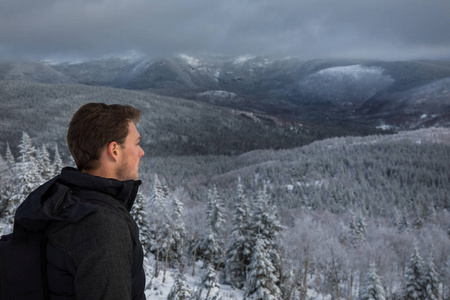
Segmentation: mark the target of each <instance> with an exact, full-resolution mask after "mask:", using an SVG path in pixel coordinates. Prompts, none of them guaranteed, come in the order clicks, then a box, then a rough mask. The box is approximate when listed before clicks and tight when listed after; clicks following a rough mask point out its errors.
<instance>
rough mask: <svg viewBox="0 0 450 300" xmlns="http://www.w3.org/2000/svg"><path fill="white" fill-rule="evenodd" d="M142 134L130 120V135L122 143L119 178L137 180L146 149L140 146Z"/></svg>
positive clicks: (118, 170)
mask: <svg viewBox="0 0 450 300" xmlns="http://www.w3.org/2000/svg"><path fill="white" fill-rule="evenodd" d="M140 142H141V136H140V135H139V132H138V131H137V129H136V125H134V123H133V122H129V125H128V135H127V137H126V139H125V143H124V144H123V145H121V146H120V147H121V150H122V151H121V159H120V162H119V167H118V169H117V178H118V179H119V180H122V181H124V180H137V179H138V170H139V162H140V160H141V157H143V156H144V150H142V148H141V146H140Z"/></svg>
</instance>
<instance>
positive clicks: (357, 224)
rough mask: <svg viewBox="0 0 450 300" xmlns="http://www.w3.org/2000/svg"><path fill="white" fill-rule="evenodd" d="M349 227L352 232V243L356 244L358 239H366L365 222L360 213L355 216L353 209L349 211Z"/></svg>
mask: <svg viewBox="0 0 450 300" xmlns="http://www.w3.org/2000/svg"><path fill="white" fill-rule="evenodd" d="M349 228H350V232H351V234H352V242H353V244H354V245H357V244H358V243H359V242H360V241H363V240H365V239H366V228H367V224H366V222H365V221H364V218H363V217H362V216H361V214H358V216H357V217H356V216H355V213H354V212H353V211H350V223H349Z"/></svg>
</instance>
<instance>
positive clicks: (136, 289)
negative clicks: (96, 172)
mask: <svg viewBox="0 0 450 300" xmlns="http://www.w3.org/2000/svg"><path fill="white" fill-rule="evenodd" d="M140 183H141V182H140V181H133V180H129V181H118V180H114V179H106V178H102V177H96V176H92V175H89V174H86V173H82V172H80V171H78V170H76V169H73V168H64V169H63V170H62V172H61V174H60V175H59V176H57V177H55V178H54V179H52V180H50V181H49V182H47V183H45V184H44V185H42V186H41V187H39V188H38V189H36V190H35V191H34V192H33V193H31V194H30V196H29V197H28V198H27V199H26V200H25V202H24V203H23V204H22V205H21V206H20V207H19V208H18V210H17V213H16V216H15V222H17V223H18V224H20V225H21V226H23V227H25V228H28V229H33V228H34V229H35V230H38V229H43V228H45V227H47V231H46V233H47V238H48V243H47V249H46V258H47V268H46V271H47V284H48V288H49V293H50V299H75V298H76V299H93V300H94V299H121V300H122V299H139V300H141V299H145V295H144V288H145V274H144V270H143V265H142V263H143V251H142V245H141V243H140V241H139V232H138V227H137V225H136V222H135V221H134V220H133V219H132V217H131V215H130V213H129V211H130V210H131V207H132V205H133V203H134V200H135V197H136V194H137V191H138V188H139V185H140Z"/></svg>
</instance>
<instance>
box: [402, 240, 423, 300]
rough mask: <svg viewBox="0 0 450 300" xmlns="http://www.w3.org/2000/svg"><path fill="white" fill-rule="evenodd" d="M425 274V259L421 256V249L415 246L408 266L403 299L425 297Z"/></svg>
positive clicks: (413, 299)
mask: <svg viewBox="0 0 450 300" xmlns="http://www.w3.org/2000/svg"><path fill="white" fill-rule="evenodd" d="M423 276H424V273H423V260H422V257H420V253H419V249H418V248H417V246H415V247H414V250H413V252H412V254H411V256H410V258H409V261H408V264H407V266H406V271H405V284H404V287H403V299H405V300H417V299H424V293H425V287H424V285H423Z"/></svg>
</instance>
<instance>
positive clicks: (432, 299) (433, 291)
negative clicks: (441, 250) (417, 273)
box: [422, 255, 440, 300]
mask: <svg viewBox="0 0 450 300" xmlns="http://www.w3.org/2000/svg"><path fill="white" fill-rule="evenodd" d="M422 281H423V282H422V284H423V286H424V287H425V291H424V299H426V300H439V299H440V298H439V274H438V273H437V272H436V268H435V266H434V261H433V256H432V255H430V258H429V259H428V264H427V265H426V267H425V270H424V274H423V278H422Z"/></svg>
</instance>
